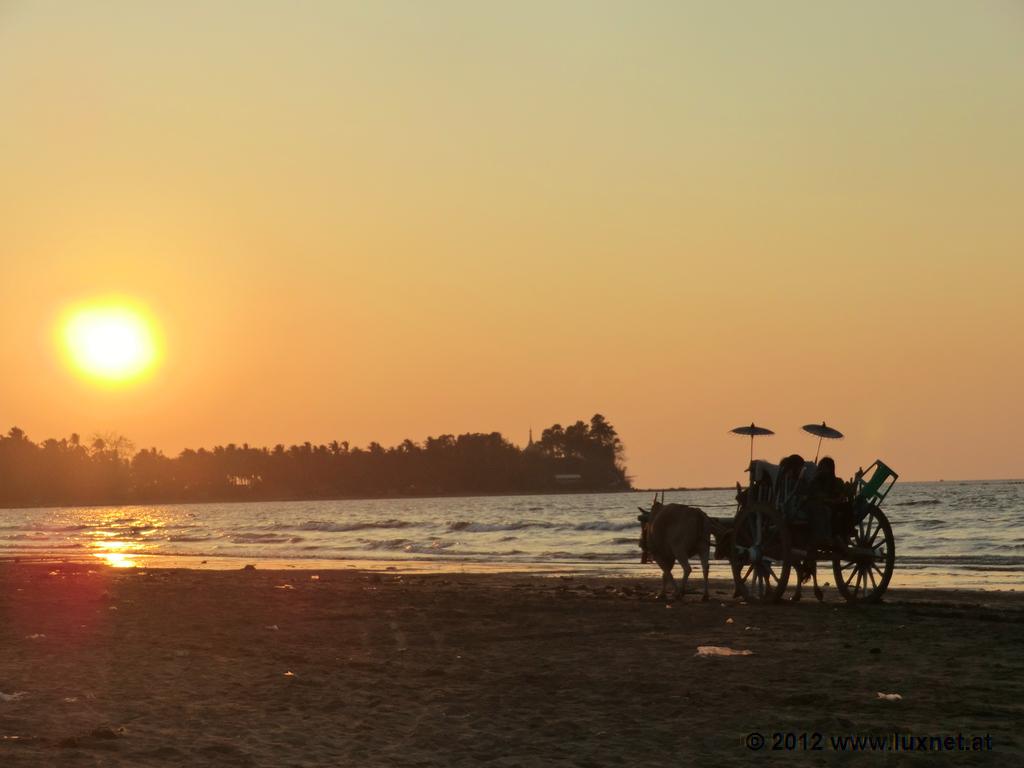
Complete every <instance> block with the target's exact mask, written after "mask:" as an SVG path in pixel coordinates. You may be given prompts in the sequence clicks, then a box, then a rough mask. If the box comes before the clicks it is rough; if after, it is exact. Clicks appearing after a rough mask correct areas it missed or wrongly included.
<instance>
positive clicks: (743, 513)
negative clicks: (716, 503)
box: [731, 502, 793, 603]
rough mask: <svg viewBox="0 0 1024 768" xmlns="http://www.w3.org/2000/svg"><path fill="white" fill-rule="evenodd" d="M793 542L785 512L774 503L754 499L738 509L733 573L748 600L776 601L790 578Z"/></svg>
mask: <svg viewBox="0 0 1024 768" xmlns="http://www.w3.org/2000/svg"><path fill="white" fill-rule="evenodd" d="M792 559H793V558H792V542H791V540H790V536H789V527H788V526H787V525H786V520H785V518H784V517H783V516H782V513H781V512H780V511H779V510H777V509H776V508H775V507H774V506H772V505H771V504H767V503H765V502H753V503H751V504H747V505H746V506H745V507H744V508H743V509H741V510H740V511H739V512H737V513H736V524H735V527H734V528H733V544H732V558H731V561H732V577H733V580H734V581H735V582H736V590H737V591H738V592H739V593H740V596H741V597H742V598H743V599H744V600H746V601H747V602H748V603H776V602H778V601H779V600H780V599H781V598H782V594H783V592H785V591H786V584H787V582H788V581H789V569H790V567H791V564H792Z"/></svg>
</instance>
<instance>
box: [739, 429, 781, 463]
mask: <svg viewBox="0 0 1024 768" xmlns="http://www.w3.org/2000/svg"><path fill="white" fill-rule="evenodd" d="M729 431H730V432H732V433H733V434H734V435H750V460H751V461H753V460H754V438H755V437H757V436H758V435H774V434H775V433H774V432H772V431H771V430H770V429H766V428H765V427H759V426H757V425H756V424H755V423H754V422H750V426H749V427H736V429H730V430H729Z"/></svg>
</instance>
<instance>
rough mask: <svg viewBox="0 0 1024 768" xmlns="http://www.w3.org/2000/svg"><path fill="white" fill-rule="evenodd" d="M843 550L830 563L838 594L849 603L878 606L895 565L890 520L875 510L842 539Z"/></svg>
mask: <svg viewBox="0 0 1024 768" xmlns="http://www.w3.org/2000/svg"><path fill="white" fill-rule="evenodd" d="M843 543H844V544H845V545H846V546H845V551H844V552H843V553H842V554H840V555H837V556H836V557H835V559H834V560H833V561H832V570H833V572H834V574H835V578H836V588H837V589H838V590H839V594H841V595H842V596H843V597H845V598H846V600H847V601H848V602H851V603H877V602H878V601H879V600H881V599H882V595H883V594H884V593H885V590H886V589H887V588H888V586H889V580H890V579H891V578H892V571H893V568H894V567H895V565H896V540H895V539H894V538H893V535H892V526H891V525H890V524H889V519H888V518H887V517H886V516H885V514H884V513H883V512H882V510H880V509H879V508H878V507H868V511H867V514H865V515H864V517H863V519H862V520H861V521H860V522H859V523H857V524H856V525H855V526H854V527H853V530H852V531H850V532H849V534H848V535H847V536H845V537H843Z"/></svg>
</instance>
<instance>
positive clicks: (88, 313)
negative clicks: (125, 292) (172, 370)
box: [61, 301, 159, 384]
mask: <svg viewBox="0 0 1024 768" xmlns="http://www.w3.org/2000/svg"><path fill="white" fill-rule="evenodd" d="M61 337H62V340H63V344H64V348H65V351H66V353H67V356H68V360H69V362H70V363H71V365H72V366H73V367H74V368H75V370H77V371H78V372H79V373H80V374H82V375H84V376H86V377H88V378H91V379H94V380H97V381H101V382H104V383H109V384H124V383H127V382H131V381H135V380H138V379H140V378H142V377H143V376H145V375H146V374H147V373H148V372H149V371H150V370H152V368H153V366H154V365H155V364H156V363H157V361H158V358H159V346H158V344H157V338H156V331H155V329H154V324H153V322H152V321H151V320H150V319H149V318H148V317H147V316H146V313H145V312H143V311H142V310H141V309H139V308H137V307H135V306H133V305H131V304H129V303H127V302H119V301H113V302H97V303H93V304H87V305H83V306H80V307H76V308H74V309H72V310H70V311H69V312H68V313H67V315H66V316H65V318H64V320H63V322H62V323H61Z"/></svg>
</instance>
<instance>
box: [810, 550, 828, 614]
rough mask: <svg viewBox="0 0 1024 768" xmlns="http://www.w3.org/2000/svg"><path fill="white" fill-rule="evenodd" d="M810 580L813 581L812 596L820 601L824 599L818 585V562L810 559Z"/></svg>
mask: <svg viewBox="0 0 1024 768" xmlns="http://www.w3.org/2000/svg"><path fill="white" fill-rule="evenodd" d="M811 581H812V582H813V583H814V596H815V597H816V598H818V602H819V603H820V602H822V601H823V600H824V599H825V595H824V593H823V592H822V591H821V587H819V586H818V563H817V561H815V560H812V561H811Z"/></svg>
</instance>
